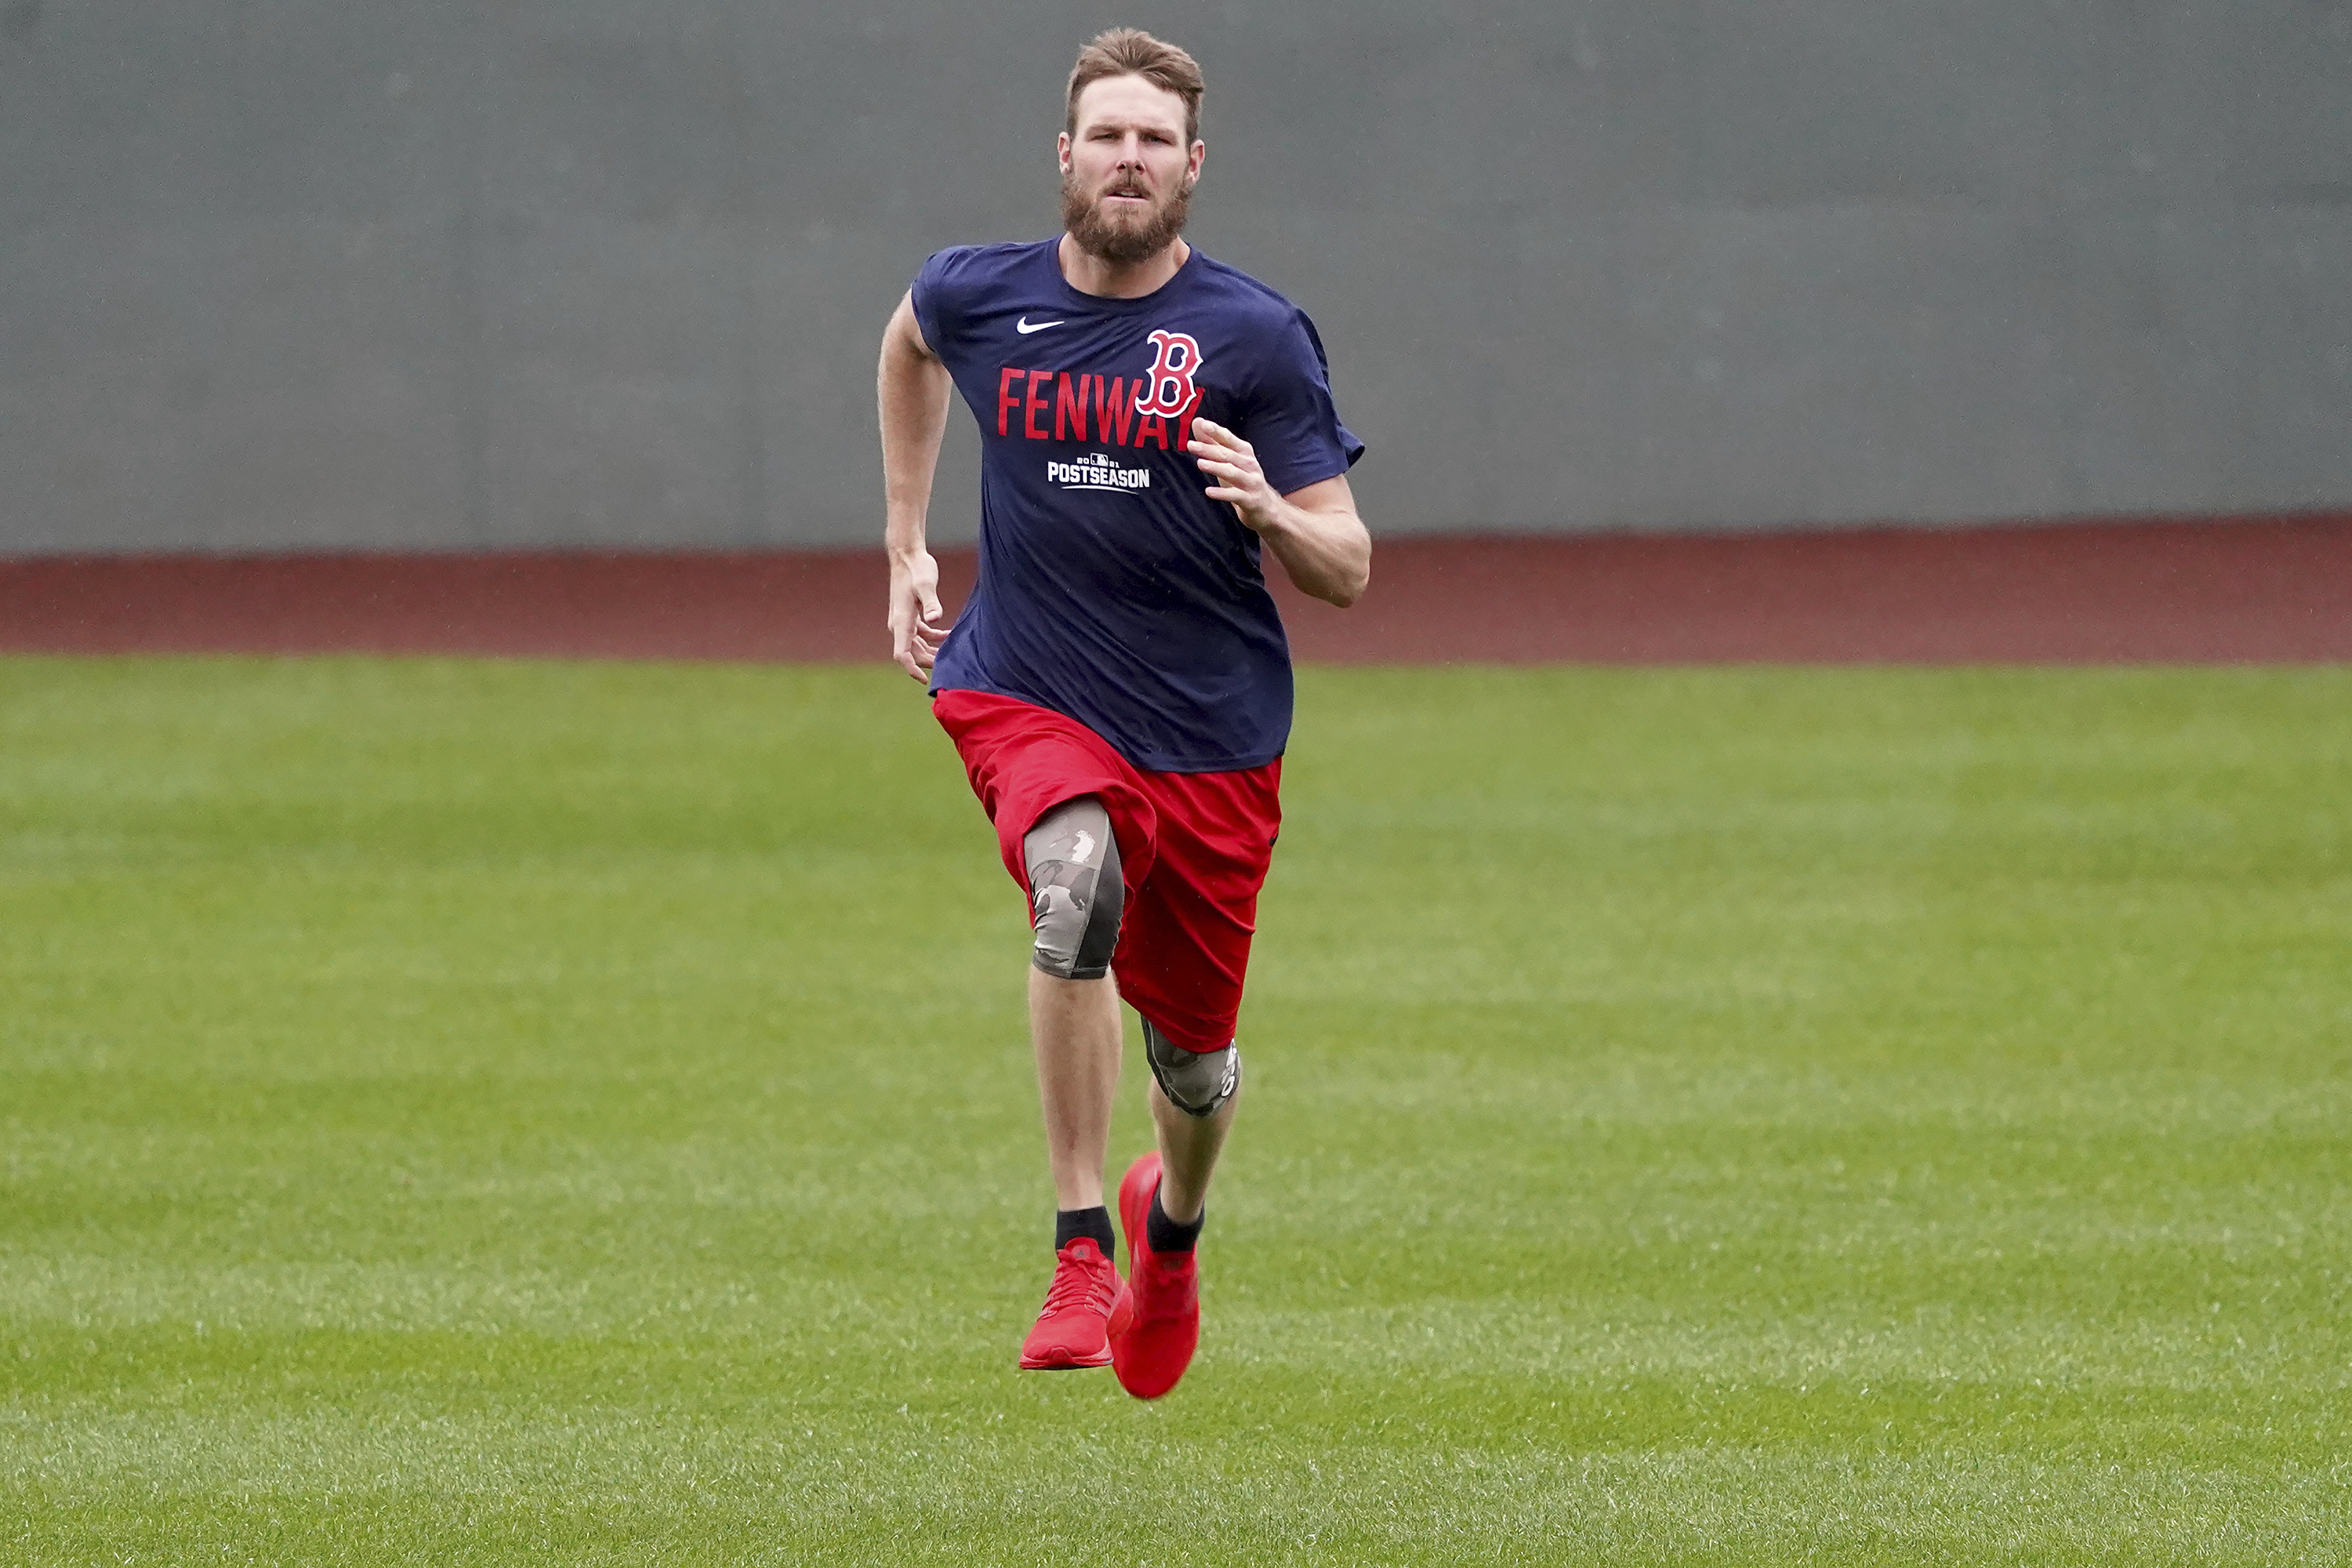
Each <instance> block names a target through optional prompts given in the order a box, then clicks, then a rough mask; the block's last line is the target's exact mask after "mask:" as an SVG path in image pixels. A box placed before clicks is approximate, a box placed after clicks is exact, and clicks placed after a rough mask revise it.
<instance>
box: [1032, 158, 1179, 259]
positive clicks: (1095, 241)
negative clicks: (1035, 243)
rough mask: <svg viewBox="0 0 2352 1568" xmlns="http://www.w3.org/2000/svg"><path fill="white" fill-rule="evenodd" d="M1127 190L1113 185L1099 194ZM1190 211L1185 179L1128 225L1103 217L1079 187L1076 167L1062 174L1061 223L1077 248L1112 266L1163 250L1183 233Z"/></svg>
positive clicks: (1092, 201)
mask: <svg viewBox="0 0 2352 1568" xmlns="http://www.w3.org/2000/svg"><path fill="white" fill-rule="evenodd" d="M1127 189H1128V187H1125V186H1118V185H1114V186H1112V187H1111V189H1110V190H1108V191H1105V192H1104V193H1103V195H1112V194H1113V193H1114V192H1119V191H1125V190H1127ZM1130 194H1133V195H1141V194H1142V193H1141V192H1139V191H1138V192H1132V193H1130ZM1190 216H1192V182H1190V181H1189V180H1188V181H1186V182H1185V183H1184V184H1181V185H1179V186H1177V187H1176V191H1175V194H1174V195H1171V196H1170V197H1169V198H1168V199H1167V200H1166V201H1164V202H1161V203H1160V205H1157V206H1155V207H1153V208H1152V209H1151V216H1150V218H1148V219H1147V220H1145V221H1144V222H1143V223H1141V224H1139V225H1136V226H1132V227H1130V226H1128V225H1126V224H1123V223H1114V222H1112V221H1110V220H1108V219H1107V218H1106V217H1105V216H1103V212H1102V205H1101V203H1100V202H1099V201H1098V200H1097V199H1096V198H1094V197H1091V196H1088V195H1087V193H1086V192H1085V191H1084V190H1082V189H1080V188H1079V185H1078V176H1077V173H1076V170H1073V171H1071V172H1070V173H1069V174H1065V175H1063V176H1062V226H1063V227H1064V228H1066V229H1068V230H1069V231H1070V237H1071V238H1072V239H1074V240H1076V241H1077V244H1078V248H1079V249H1080V250H1083V251H1085V252H1086V253H1087V255H1088V256H1091V257H1094V258H1097V259H1098V260H1103V261H1108V262H1111V263H1112V264H1114V265H1116V266H1121V267H1131V266H1133V265H1134V264H1135V263H1136V262H1139V261H1145V260H1149V259H1150V258H1152V257H1154V256H1157V255H1159V254H1160V252H1161V251H1163V250H1165V249H1167V248H1168V247H1170V246H1171V245H1172V244H1174V243H1175V240H1176V237H1177V236H1178V235H1180V234H1181V233H1183V232H1184V220H1185V219H1186V218H1188V217H1190Z"/></svg>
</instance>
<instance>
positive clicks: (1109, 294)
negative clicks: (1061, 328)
mask: <svg viewBox="0 0 2352 1568" xmlns="http://www.w3.org/2000/svg"><path fill="white" fill-rule="evenodd" d="M1191 256H1192V247H1191V246H1189V245H1187V244H1185V243H1184V241H1183V239H1182V238H1181V237H1178V238H1176V239H1172V240H1171V241H1169V243H1168V246H1167V247H1166V248H1165V249H1163V250H1160V251H1156V252H1154V253H1153V254H1152V255H1150V256H1147V257H1145V258H1143V259H1142V260H1140V261H1106V260H1104V259H1103V258H1101V257H1099V256H1097V255H1095V254H1093V253H1092V252H1091V251H1086V250H1081V249H1079V248H1078V242H1077V241H1076V240H1075V239H1072V238H1071V237H1069V236H1068V235H1064V236H1063V237H1062V249H1061V262H1062V276H1063V277H1064V278H1065V279H1067V280H1068V282H1069V285H1070V287H1071V288H1073V289H1076V290H1077V291H1078V292H1079V293H1081V294H1092V295H1094V296H1095V297H1096V298H1097V299H1102V300H1140V299H1141V298H1143V296H1145V295H1146V294H1149V293H1150V292H1152V291H1153V290H1154V289H1158V288H1160V286H1161V285H1162V284H1164V283H1166V282H1167V281H1168V280H1169V279H1171V278H1173V277H1175V276H1176V274H1177V273H1178V272H1179V271H1181V269H1182V268H1183V266H1184V263H1185V261H1186V260H1187V259H1188V258H1190V257H1191Z"/></svg>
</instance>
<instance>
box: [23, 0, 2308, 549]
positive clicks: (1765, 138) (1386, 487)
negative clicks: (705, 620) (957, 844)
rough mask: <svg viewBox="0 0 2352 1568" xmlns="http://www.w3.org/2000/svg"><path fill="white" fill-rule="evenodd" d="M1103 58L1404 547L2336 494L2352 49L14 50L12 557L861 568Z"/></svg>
mask: <svg viewBox="0 0 2352 1568" xmlns="http://www.w3.org/2000/svg"><path fill="white" fill-rule="evenodd" d="M1120 20H1134V21H1137V22H1139V23H1140V24H1141V25H1144V26H1153V27H1156V28H1158V29H1159V30H1161V31H1163V32H1164V33H1166V34H1168V35H1169V36H1171V37H1177V38H1179V39H1180V40H1181V41H1184V42H1185V43H1187V44H1188V46H1189V47H1192V48H1193V49H1194V50H1195V52H1196V53H1197V54H1199V55H1200V57H1201V58H1202V63H1203V65H1204V67H1205V68H1206V70H1207V72H1208V75H1209V79H1210V84H1211V93H1210V100H1209V104H1208V112H1207V119H1206V122H1205V127H1204V130H1205V134H1206V135H1207V137H1208V139H1209V142H1210V145H1211V157H1210V164H1209V174H1208V180H1207V182H1206V184H1204V186H1203V189H1202V195H1201V196H1200V198H1199V200H1198V202H1197V204H1196V207H1195V219H1194V229H1193V234H1194V237H1195V239H1196V240H1197V241H1198V242H1199V243H1200V244H1202V246H1203V247H1205V248H1207V249H1208V250H1210V251H1211V252H1212V253H1213V254H1214V255H1217V256H1219V257H1221V258H1223V259H1226V260H1229V261H1232V262H1234V263H1235V264H1236V265H1239V266H1242V267H1244V268H1247V269H1249V270H1251V271H1253V272H1255V273H1257V274H1258V275H1259V276H1261V277H1263V278H1265V279H1266V280H1267V281H1269V282H1271V283H1273V284H1275V285H1276V287H1278V288H1281V289H1285V290H1286V291H1288V292H1290V293H1291V294H1292V295H1293V296H1294V297H1295V298H1297V300H1300V302H1301V303H1303V304H1305V305H1306V306H1307V308H1308V309H1309V310H1311V311H1312V312H1313V314H1314V315H1315V317H1316V318H1317V320H1318V323H1319V324H1320V325H1321V326H1322V328H1323V330H1324V335H1325V338H1326V341H1327V342H1328V344H1329V346H1330V349H1331V352H1332V357H1333V361H1334V367H1335V374H1336V379H1337V382H1338V384H1339V393H1340V398H1341V404H1342V407H1343V410H1344V412H1345V413H1346V415H1347V416H1348V418H1349V422H1350V423H1351V424H1352V425H1354V426H1356V427H1357V428H1358V429H1359V431H1360V432H1361V433H1362V434H1363V435H1364V436H1365V437H1367V438H1368V439H1370V441H1371V442H1372V444H1373V448H1374V457H1373V458H1372V460H1371V461H1370V463H1368V464H1367V465H1366V466H1365V467H1364V468H1362V469H1360V471H1359V489H1360V493H1361V494H1362V495H1363V497H1364V499H1365V501H1366V505H1367V508H1368V510H1369V511H1370V515H1371V516H1372V517H1373V519H1374V520H1375V521H1376V523H1377V524H1378V525H1379V526H1381V527H1382V528H1383V529H1386V530H1389V531H1439V532H1442V531H1456V530H1470V529H1511V530H1554V529H1559V530H1584V529H1607V528H1643V529H1675V528H1692V527H1710V528H1712V527H1743V526H1745V527H1769V526H1773V525H1779V524H1791V523H1821V522H1839V521H1920V522H1932V521H1942V520H1969V519H1987V518H2010V517H2019V518H2023V517H2034V516H2048V515H2072V514H2084V513H2098V512H2107V511H2113V512H2151V511H2153V512H2201V511H2227V510H2263V509H2270V508H2290V507H2305V506H2326V505H2337V506H2340V505H2343V504H2345V503H2346V502H2347V501H2352V305H2347V300H2352V218H2347V214H2352V3H2347V0H2261V3H2260V4H2257V5H2221V4H2220V0H2178V3H2175V4H2169V5H2163V6H2154V7H2151V6H2147V5H2125V4H2121V3H2120V0H2095V3H2093V4H2087V5H2071V6H2050V5H2039V4H2029V3H2027V0H1997V3H1995V4H1991V5H1980V6H1963V7H1952V6H1939V5H1928V4H1926V3H1925V0H1873V3H1865V0H1764V3H1762V4H1759V3H1756V0H1682V3H1679V4H1673V5H1659V4H1655V3H1654V0H1556V3H1547V4H1537V3H1534V0H1517V3H1508V4H1488V5H1466V4H1439V5H1402V4H1391V3H1380V4H1371V5H1339V4H1336V3H1335V0H1303V3H1294V4H1286V5H1270V4H1265V5H1262V4H1255V3H1253V0H1226V3H1224V4H1221V5H1209V6H1201V5H1191V6H1177V5H1141V6H1139V7H1130V8H1124V9H1122V10H1121V11H1120V12H1118V13H1117V14H1114V13H1113V12H1112V11H1111V9H1110V8H1109V7H1108V6H1105V5H1092V4H1077V3H1066V0H1055V3H1041V4H1034V5H1018V6H990V7H972V6H957V5H947V4H945V3H944V0H873V3H871V4H868V5H863V6H859V7H856V8H852V9H838V8H835V9H827V8H822V7H777V6H769V5H753V4H751V0H681V3H677V4H656V3H653V0H584V3H567V4H558V3H556V0H517V3H515V4H511V5H502V6H499V7H497V8H484V7H476V6H463V5H454V4H448V3H445V0H383V4H380V5H374V6H371V7H361V8H356V9H354V8H350V7H343V8H335V7H320V6H317V5H299V4H295V3H294V0H235V3H232V0H182V3H178V4H168V5H167V4H164V3H163V0H88V3H85V4H75V3H70V0H7V4H6V5H5V7H0V153H5V158H6V167H7V170H8V177H7V178H6V179H5V180H0V472H5V474H6V475H7V476H8V477H9V479H10V484H9V487H8V490H7V492H6V499H5V504H0V552H52V551H61V550H126V549H153V548H173V549H184V548H213V549H260V548H278V547H283V548H318V547H335V546H350V547H370V548H387V547H388V548H404V547H415V548H428V547H448V546H483V545H489V546H498V545H517V546H520V545H632V546H648V547H663V546H714V547H717V546H738V545H772V544H789V543H794V542H805V543H813V544H814V543H833V542H846V541H852V540H859V539H867V538H871V537H872V536H873V534H874V532H875V531H876V528H877V518H878V512H879V482H878V462H877V456H876V450H875V440H874V429H873V391H872V376H873V361H874V351H875V341H876V337H877V333H878V331H879V328H880V324H881V322H882V321H883V319H884V318H885V317H886V315H887V312H888V310H889V309H890V307H891V305H892V303H893V302H894V301H895V300H896V299H897V298H898V293H899V292H900V290H901V289H904V288H905V286H906V283H907V280H908V278H909V277H910V276H911V275H912V273H913V272H914V270H915V268H916V267H917V266H918V265H919V263H920V261H921V258H923V256H924V255H925V254H926V253H928V252H929V250H931V249H933V248H935V247H939V246H940V245H944V244H950V243H955V242H959V241H973V240H987V239H1003V238H1014V237H1034V236H1039V235H1043V234H1045V233H1048V232H1050V231H1051V229H1052V227H1053V225H1054V221H1055V201H1054V184H1053V174H1052V169H1051V163H1050V159H1051V148H1052V140H1053V135H1054V132H1055V130H1056V129H1058V126H1059V121H1060V105H1059V94H1060V88H1061V82H1062V79H1063V77H1064V74H1065V73H1066V70H1067V68H1068V60H1069V58H1070V55H1071V53H1072V51H1073V50H1074V48H1075V47H1076V43H1077V42H1078V40H1080V39H1081V38H1083V37H1086V36H1087V34H1089V33H1090V32H1092V31H1093V30H1095V29H1096V28H1097V27H1099V26H1105V25H1108V23H1110V22H1113V21H1120ZM974 445H975V443H974V440H973V437H972V436H971V429H970V425H969V421H968V420H967V419H965V418H964V417H963V416H961V415H959V416H958V418H957V420H956V422H955V425H954V426H953V427H952V433H951V435H950V442H949V448H948V453H947V458H946V461H945V462H944V463H943V466H942V476H941V482H940V489H939V493H938V497H937V500H936V504H935V512H934V516H935V530H936V531H937V533H938V535H939V536H940V538H941V539H943V540H949V541H953V540H961V539H968V538H970V537H971V532H972V529H973V525H974V521H975V519H974V511H975V508H976V504H977V501H976V487H975V485H974V483H973V478H972V474H971V456H972V451H973V447H974Z"/></svg>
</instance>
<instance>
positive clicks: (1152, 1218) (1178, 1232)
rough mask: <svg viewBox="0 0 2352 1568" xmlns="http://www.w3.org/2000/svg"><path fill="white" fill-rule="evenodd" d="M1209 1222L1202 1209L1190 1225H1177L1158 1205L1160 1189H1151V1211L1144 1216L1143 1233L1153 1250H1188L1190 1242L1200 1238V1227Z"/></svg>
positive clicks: (1189, 1249)
mask: <svg viewBox="0 0 2352 1568" xmlns="http://www.w3.org/2000/svg"><path fill="white" fill-rule="evenodd" d="M1208 1223H1209V1211H1208V1210H1207V1209H1202V1211H1201V1213H1200V1216H1199V1217H1198V1218H1196V1219H1195V1220H1193V1221H1192V1224H1191V1225H1178V1224H1177V1223H1176V1222H1175V1221H1174V1220H1172V1219H1170V1218H1169V1217H1168V1211H1167V1210H1166V1209H1163V1208H1161V1207H1160V1189H1159V1188H1158V1187H1154V1188H1152V1189H1151V1212H1150V1214H1149V1215H1146V1216H1144V1221H1143V1234H1144V1236H1145V1237H1147V1238H1148V1239H1149V1241H1150V1245H1151V1250H1152V1251H1154V1252H1190V1251H1192V1244H1193V1243H1194V1242H1197V1241H1199V1240H1200V1239H1201V1227H1202V1226H1204V1225H1206V1224H1208Z"/></svg>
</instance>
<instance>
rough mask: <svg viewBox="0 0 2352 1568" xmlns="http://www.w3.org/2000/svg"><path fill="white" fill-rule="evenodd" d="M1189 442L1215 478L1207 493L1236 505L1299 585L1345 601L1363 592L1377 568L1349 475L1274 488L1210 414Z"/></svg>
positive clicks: (1252, 454)
mask: <svg viewBox="0 0 2352 1568" xmlns="http://www.w3.org/2000/svg"><path fill="white" fill-rule="evenodd" d="M1189 449H1190V450H1191V452H1192V457H1193V459H1194V460H1195V461H1196V462H1198V463H1199V464H1200V465H1201V471H1202V473H1204V474H1206V475H1208V476H1209V477H1210V478H1211V479H1214V480H1215V481H1216V482H1215V483H1214V484H1213V485H1211V486H1210V487H1209V489H1208V497H1209V499H1210V500H1221V501H1224V502H1227V503H1228V504H1230V505H1231V506H1232V507H1233V509H1234V512H1235V513H1236V514H1237V515H1238V516H1239V517H1240V518H1241V520H1242V526H1243V527H1244V528H1247V529H1249V530H1250V531H1252V532H1254V533H1255V534H1256V535H1257V536H1258V537H1259V538H1260V539H1262V540H1264V541H1265V546H1266V548H1267V549H1269V550H1271V551H1273V552H1274V558H1275V559H1276V560H1277V561H1279V562H1281V563H1282V569H1283V570H1284V571H1285V572H1287V573H1288V574H1290V580H1291V582H1293V583H1295V584H1297V586H1298V591H1299V592H1300V593H1302V594H1309V595H1314V596H1315V597H1316V598H1318V599H1321V600H1323V601H1325V602H1326V603H1328V604H1333V605H1339V607H1340V608H1341V609H1346V608H1347V607H1348V606H1349V605H1352V604H1354V603H1355V602H1356V601H1357V600H1358V599H1360V598H1362V597H1363V595H1364V588H1365V586H1366V585H1367V584H1370V581H1371V576H1372V536H1371V534H1370V531H1367V530H1366V529H1365V527H1364V522H1363V519H1361V518H1360V517H1358V516H1357V515H1356V498H1355V495H1354V494H1353V492H1351V491H1350V490H1349V489H1348V476H1347V475H1345V474H1336V475H1334V476H1332V477H1331V478H1330V479H1318V480H1317V481H1315V483H1313V484H1311V485H1307V486H1303V487H1302V488H1300V489H1295V490H1293V491H1291V492H1290V493H1289V494H1288V495H1280V494H1277V493H1276V490H1275V488H1274V486H1273V485H1272V484H1270V483H1269V482H1267V479H1266V477H1265V469H1264V468H1260V467H1259V466H1258V460H1257V453H1256V451H1255V449H1253V448H1252V447H1251V446H1250V444H1249V443H1248V442H1247V441H1244V440H1243V439H1242V438H1241V437H1239V436H1236V435H1234V433H1233V432H1232V431H1231V430H1228V429H1226V428H1225V427H1224V426H1222V425H1219V424H1217V423H1215V422H1214V421H1213V420H1208V419H1201V418H1195V419H1194V420H1193V421H1192V441H1191V442H1190V443H1189Z"/></svg>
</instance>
